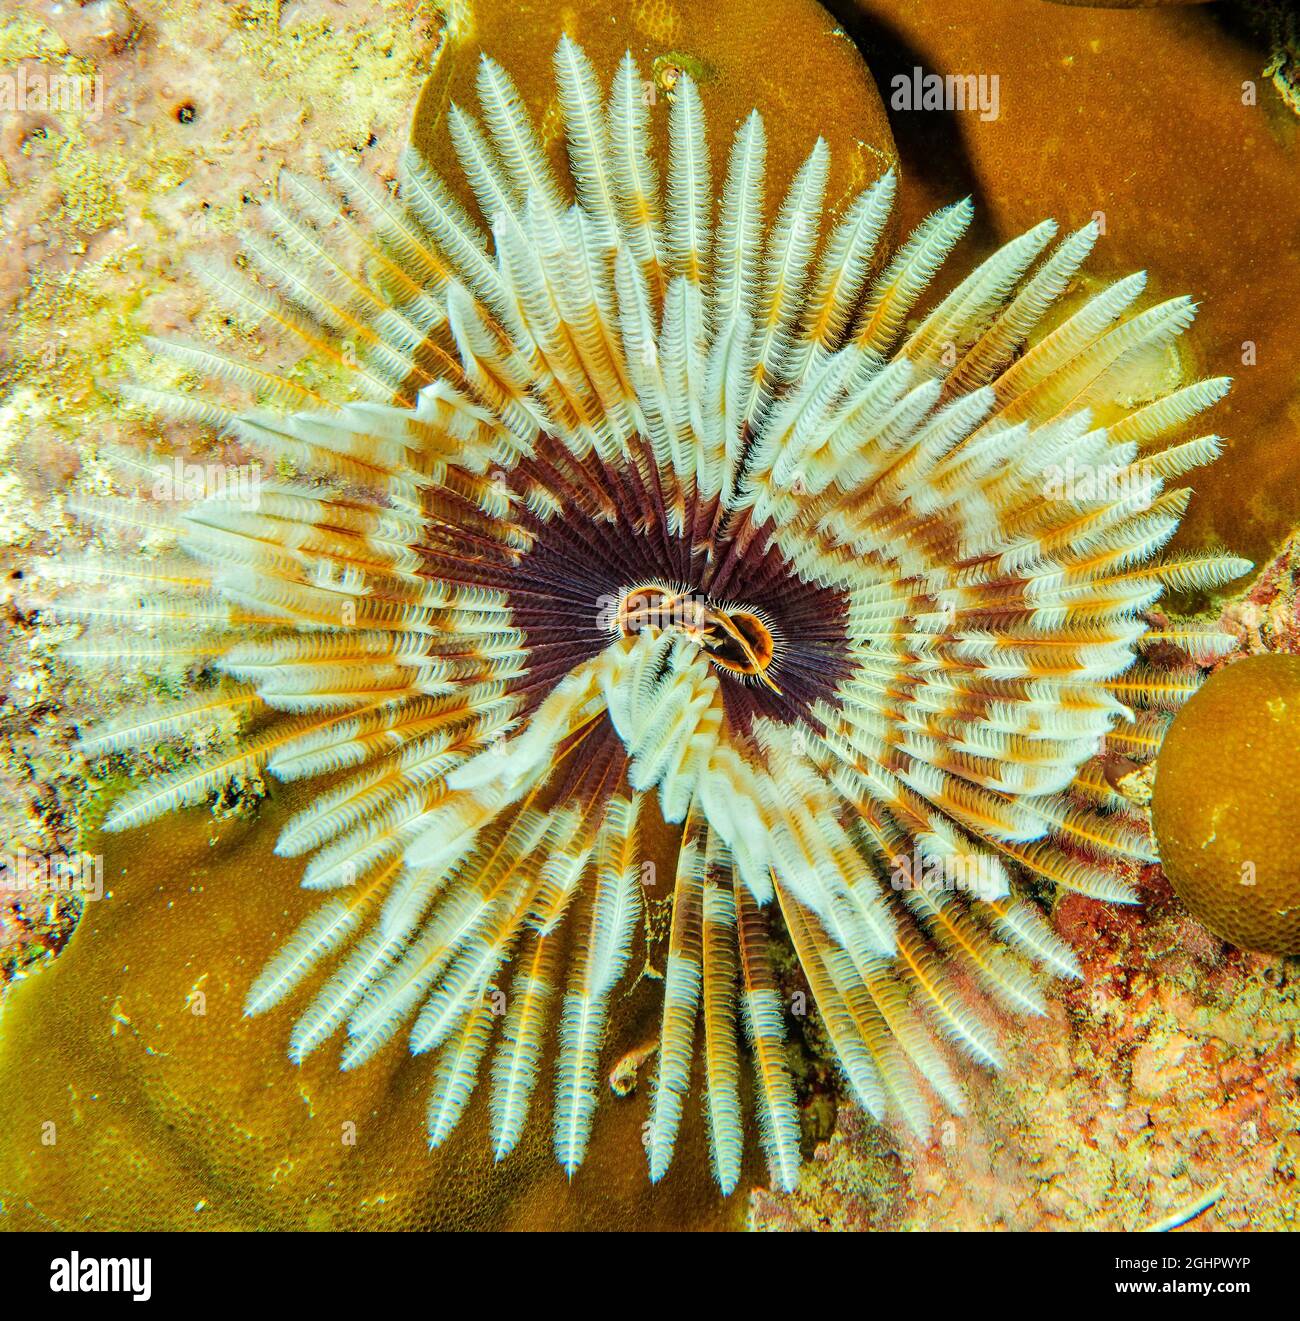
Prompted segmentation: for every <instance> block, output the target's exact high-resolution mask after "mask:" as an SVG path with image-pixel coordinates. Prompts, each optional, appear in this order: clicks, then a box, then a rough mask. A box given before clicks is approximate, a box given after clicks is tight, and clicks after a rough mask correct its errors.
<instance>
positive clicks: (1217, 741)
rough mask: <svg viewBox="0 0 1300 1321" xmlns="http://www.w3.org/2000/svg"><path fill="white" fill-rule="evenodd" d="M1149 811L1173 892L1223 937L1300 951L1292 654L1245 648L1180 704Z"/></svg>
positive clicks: (1299, 663)
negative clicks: (1254, 653)
mask: <svg viewBox="0 0 1300 1321" xmlns="http://www.w3.org/2000/svg"><path fill="white" fill-rule="evenodd" d="M1151 806H1152V818H1153V823H1154V825H1155V831H1156V838H1157V840H1158V842H1159V845H1160V860H1161V863H1162V864H1163V866H1164V869H1165V874H1166V875H1167V876H1168V877H1169V880H1170V882H1171V883H1172V885H1173V887H1174V889H1175V890H1176V891H1177V893H1178V896H1179V898H1181V899H1182V901H1183V902H1184V903H1185V904H1186V905H1187V907H1188V908H1189V909H1191V911H1192V913H1193V914H1194V915H1195V916H1196V917H1198V918H1199V919H1200V920H1201V921H1202V922H1204V923H1205V925H1206V926H1207V927H1209V928H1210V929H1211V930H1212V931H1215V932H1217V933H1218V934H1219V935H1220V936H1222V937H1223V938H1224V939H1225V940H1230V941H1232V943H1233V944H1235V945H1241V946H1243V947H1244V948H1246V949H1254V950H1263V951H1267V952H1269V953H1273V954H1300V851H1297V848H1296V832H1297V830H1298V829H1300V656H1284V655H1273V656H1250V657H1247V658H1245V659H1243V660H1240V661H1237V662H1235V663H1234V664H1230V665H1228V666H1226V667H1225V668H1224V669H1222V670H1220V671H1219V672H1218V673H1217V674H1214V675H1212V676H1211V677H1210V678H1209V679H1208V680H1207V681H1206V683H1205V685H1204V687H1202V688H1201V690H1200V691H1199V692H1198V693H1197V694H1196V695H1195V696H1194V697H1193V698H1192V699H1191V701H1190V702H1188V703H1187V705H1186V706H1185V707H1184V708H1183V709H1182V711H1181V712H1179V714H1178V716H1177V718H1176V719H1175V720H1174V723H1173V725H1172V726H1171V728H1170V730H1169V733H1168V734H1167V735H1166V737H1165V742H1164V746H1163V747H1162V749H1161V751H1160V759H1159V762H1158V765H1157V769H1156V783H1155V792H1154V795H1153V798H1152V804H1151Z"/></svg>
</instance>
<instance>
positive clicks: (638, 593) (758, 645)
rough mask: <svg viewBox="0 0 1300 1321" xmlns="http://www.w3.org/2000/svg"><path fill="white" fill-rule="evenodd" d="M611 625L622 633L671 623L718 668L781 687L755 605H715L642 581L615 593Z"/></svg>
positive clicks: (770, 637)
mask: <svg viewBox="0 0 1300 1321" xmlns="http://www.w3.org/2000/svg"><path fill="white" fill-rule="evenodd" d="M615 626H616V628H617V630H618V632H620V633H621V634H623V635H624V636H625V637H626V636H630V635H632V634H635V633H640V632H641V631H642V630H643V629H646V628H656V629H665V630H666V629H677V630H679V631H680V632H681V633H683V634H685V635H686V636H687V637H689V638H691V639H692V640H693V641H694V642H696V643H697V644H698V645H699V646H700V647H701V648H702V649H703V650H704V652H705V653H706V654H707V655H708V657H709V659H710V660H711V661H712V662H713V663H714V665H716V666H717V667H718V669H720V670H723V671H725V672H727V673H729V674H733V675H739V676H743V677H747V678H752V679H756V680H757V681H758V682H759V683H761V684H763V685H764V686H765V687H767V688H770V689H771V690H772V691H773V692H774V693H778V694H779V693H780V692H781V689H780V687H779V686H778V684H777V682H776V680H775V678H774V676H773V675H772V673H771V672H770V671H771V669H772V665H773V662H774V661H775V660H776V655H777V639H776V636H775V634H774V631H773V627H772V625H771V623H770V622H769V621H768V620H767V619H766V618H765V617H764V616H763V615H762V614H761V613H760V612H759V611H757V610H753V609H750V608H747V607H745V606H736V605H730V604H727V605H718V604H716V603H714V602H712V601H710V600H709V599H708V597H706V596H703V595H701V594H700V593H698V592H691V591H676V590H673V589H672V588H668V587H662V586H660V585H658V584H655V583H644V584H640V585H638V586H635V587H632V588H629V589H628V590H627V591H626V592H624V593H623V595H622V596H621V597H620V599H619V603H618V609H617V611H616V612H615Z"/></svg>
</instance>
